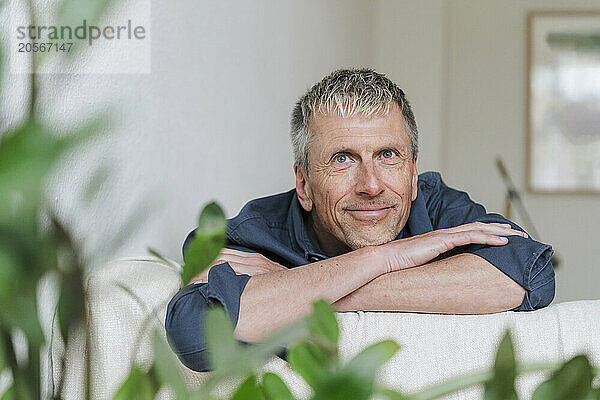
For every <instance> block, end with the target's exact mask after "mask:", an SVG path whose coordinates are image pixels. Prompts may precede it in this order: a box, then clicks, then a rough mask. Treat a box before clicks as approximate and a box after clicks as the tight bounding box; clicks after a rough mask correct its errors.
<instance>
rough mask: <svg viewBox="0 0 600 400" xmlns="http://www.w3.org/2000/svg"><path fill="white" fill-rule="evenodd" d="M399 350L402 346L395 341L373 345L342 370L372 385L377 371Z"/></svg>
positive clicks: (385, 341)
mask: <svg viewBox="0 0 600 400" xmlns="http://www.w3.org/2000/svg"><path fill="white" fill-rule="evenodd" d="M399 349H400V346H399V345H398V344H397V343H396V342H394V341H393V340H384V341H382V342H379V343H375V344H372V345H371V346H369V347H367V348H366V349H364V350H363V351H361V352H360V353H358V354H357V355H356V356H355V357H354V358H353V359H352V360H350V361H349V362H348V363H347V364H346V365H344V367H343V368H342V369H343V370H344V371H347V372H349V373H351V374H352V375H354V376H355V377H357V378H360V379H361V380H363V381H364V382H365V383H367V382H368V383H369V384H372V382H373V380H374V379H375V373H376V372H377V370H378V369H379V368H380V367H381V366H383V365H384V364H385V363H386V362H387V361H388V360H389V359H390V358H392V357H393V356H394V354H396V352H397V351H398V350H399Z"/></svg>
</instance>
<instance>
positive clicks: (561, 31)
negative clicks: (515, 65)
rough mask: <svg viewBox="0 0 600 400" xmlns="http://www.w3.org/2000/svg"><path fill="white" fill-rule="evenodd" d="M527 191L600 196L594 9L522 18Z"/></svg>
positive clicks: (597, 17)
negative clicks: (525, 33) (525, 38)
mask: <svg viewBox="0 0 600 400" xmlns="http://www.w3.org/2000/svg"><path fill="white" fill-rule="evenodd" d="M527 28H528V29H527V31H528V50H527V53H528V54H527V64H528V65H527V69H528V80H527V103H528V104H527V106H528V107H527V108H528V110H527V125H528V126H527V187H528V189H529V191H532V192H538V193H597V194H600V10H598V11H588V12H582V11H572V12H571V11H560V12H559V11H536V12H532V13H530V14H529V15H528V20H527Z"/></svg>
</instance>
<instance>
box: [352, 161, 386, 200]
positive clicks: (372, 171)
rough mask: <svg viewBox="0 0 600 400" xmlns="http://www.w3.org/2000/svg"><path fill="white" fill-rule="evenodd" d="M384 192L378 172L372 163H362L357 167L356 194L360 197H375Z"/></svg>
mask: <svg viewBox="0 0 600 400" xmlns="http://www.w3.org/2000/svg"><path fill="white" fill-rule="evenodd" d="M383 190H384V184H383V182H382V181H381V179H380V177H379V175H378V171H377V170H376V168H375V166H374V165H373V163H372V162H362V163H361V165H360V167H359V172H358V181H357V182H356V192H357V193H358V194H360V195H368V196H377V195H378V194H380V193H381V192H383Z"/></svg>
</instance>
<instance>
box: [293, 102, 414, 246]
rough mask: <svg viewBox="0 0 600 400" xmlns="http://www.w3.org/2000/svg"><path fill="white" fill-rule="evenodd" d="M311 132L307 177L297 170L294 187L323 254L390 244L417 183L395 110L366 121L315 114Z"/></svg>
mask: <svg viewBox="0 0 600 400" xmlns="http://www.w3.org/2000/svg"><path fill="white" fill-rule="evenodd" d="M310 131H311V141H310V144H309V155H308V159H309V165H310V178H308V179H305V176H304V174H303V173H301V171H300V169H299V168H297V167H296V168H295V171H296V189H297V192H298V194H299V200H300V202H301V204H302V207H303V208H304V209H305V210H306V211H309V212H310V215H311V219H312V227H313V229H314V232H315V233H316V235H317V238H318V239H319V242H320V244H321V247H323V250H324V251H325V252H326V253H328V255H337V254H342V253H344V252H347V251H349V250H355V249H358V248H361V247H365V246H371V245H378V244H383V243H387V242H389V241H391V240H394V239H395V238H396V236H398V234H399V233H400V231H401V230H402V228H403V227H404V224H405V223H406V221H407V220H408V215H409V212H410V206H411V202H412V201H413V200H414V199H415V198H416V197H417V179H418V175H417V170H416V166H415V164H414V162H413V159H412V153H411V146H410V138H409V136H408V133H407V132H406V128H405V124H404V118H403V117H402V113H401V111H400V109H399V108H398V106H397V105H396V104H394V105H393V107H390V112H389V113H388V115H382V116H381V115H380V116H373V117H369V118H363V117H360V116H357V117H351V118H342V117H340V116H339V115H337V114H332V115H331V114H330V115H322V114H318V115H316V116H315V117H314V118H313V119H312V120H311V121H310Z"/></svg>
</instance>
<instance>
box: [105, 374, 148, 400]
mask: <svg viewBox="0 0 600 400" xmlns="http://www.w3.org/2000/svg"><path fill="white" fill-rule="evenodd" d="M156 389H157V388H156V387H154V385H153V383H152V380H151V379H150V376H149V375H148V374H147V373H146V372H144V371H142V370H141V369H140V368H139V367H133V368H132V369H131V371H129V376H128V377H127V379H126V380H125V382H123V384H122V385H121V387H120V388H119V390H118V391H117V393H115V395H114V397H113V400H130V399H139V400H146V399H148V400H152V399H154V396H155V395H156V391H157V390H156Z"/></svg>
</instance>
